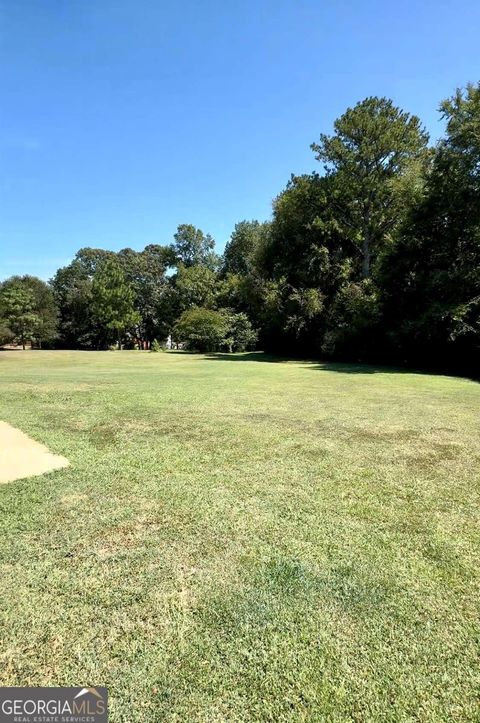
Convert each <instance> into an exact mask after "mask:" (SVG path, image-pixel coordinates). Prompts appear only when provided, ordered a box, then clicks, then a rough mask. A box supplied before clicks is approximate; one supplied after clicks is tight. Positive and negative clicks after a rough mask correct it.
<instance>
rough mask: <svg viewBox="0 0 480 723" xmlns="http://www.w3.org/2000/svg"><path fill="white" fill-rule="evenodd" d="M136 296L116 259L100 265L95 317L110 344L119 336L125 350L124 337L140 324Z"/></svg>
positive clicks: (95, 283) (95, 280) (94, 291)
mask: <svg viewBox="0 0 480 723" xmlns="http://www.w3.org/2000/svg"><path fill="white" fill-rule="evenodd" d="M134 300H135V292H134V290H133V288H132V286H131V284H129V283H128V281H127V279H126V277H125V272H124V271H123V269H122V267H121V266H120V264H119V263H118V261H116V260H114V259H106V260H105V261H104V262H103V263H102V264H100V265H99V266H98V267H97V269H96V271H95V275H94V277H93V281H92V302H91V305H92V314H93V318H94V319H95V321H96V322H97V324H98V325H99V326H100V327H101V328H102V329H103V330H104V333H105V338H106V339H107V340H108V339H109V337H111V336H112V332H113V334H114V335H115V337H116V339H117V343H118V348H119V349H121V344H122V336H123V335H124V334H125V332H126V331H127V330H128V329H131V328H132V327H134V326H135V325H136V324H138V322H139V321H140V315H139V313H138V312H137V311H136V310H135V306H134Z"/></svg>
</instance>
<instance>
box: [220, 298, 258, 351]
mask: <svg viewBox="0 0 480 723" xmlns="http://www.w3.org/2000/svg"><path fill="white" fill-rule="evenodd" d="M222 313H223V314H224V316H225V317H226V319H227V330H226V332H225V334H226V335H225V339H224V344H225V346H226V347H227V349H228V351H230V352H232V351H247V350H249V349H254V348H255V345H256V343H257V339H258V333H257V331H256V330H255V329H254V328H253V326H252V323H251V321H250V319H249V318H248V316H247V315H246V314H243V313H242V312H240V313H235V312H232V311H231V310H230V309H222Z"/></svg>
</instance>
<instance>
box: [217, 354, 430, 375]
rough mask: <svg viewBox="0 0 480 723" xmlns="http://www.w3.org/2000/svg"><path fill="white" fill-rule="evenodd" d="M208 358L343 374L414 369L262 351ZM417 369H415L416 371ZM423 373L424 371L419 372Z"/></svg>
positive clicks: (404, 371)
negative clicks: (292, 365) (287, 364)
mask: <svg viewBox="0 0 480 723" xmlns="http://www.w3.org/2000/svg"><path fill="white" fill-rule="evenodd" d="M206 357H207V359H211V360H214V361H235V362H242V361H247V362H267V363H285V362H297V363H298V364H305V365H306V366H308V367H310V368H312V369H320V370H324V371H331V372H341V373H342V374H375V373H377V372H384V373H388V372H403V373H412V370H409V369H405V368H402V367H388V366H376V365H373V364H359V363H352V364H347V363H345V362H330V361H325V362H322V361H319V360H318V359H304V358H299V357H286V356H276V355H274V354H266V353H265V352H261V351H253V352H243V353H240V352H237V353H234V354H227V353H220V352H212V353H209V354H206ZM415 372H416V370H413V373H415ZM418 373H422V372H418Z"/></svg>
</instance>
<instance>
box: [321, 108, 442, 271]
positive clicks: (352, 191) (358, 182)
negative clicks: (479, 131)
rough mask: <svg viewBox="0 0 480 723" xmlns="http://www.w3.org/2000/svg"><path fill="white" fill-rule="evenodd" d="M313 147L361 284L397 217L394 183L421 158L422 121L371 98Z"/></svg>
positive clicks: (423, 144) (424, 139)
mask: <svg viewBox="0 0 480 723" xmlns="http://www.w3.org/2000/svg"><path fill="white" fill-rule="evenodd" d="M334 128H335V133H334V134H333V135H331V136H329V135H326V134H322V135H321V136H320V142H319V143H313V144H312V150H314V151H315V153H316V158H317V160H319V161H323V162H324V164H325V169H326V171H327V173H328V174H330V176H331V177H332V180H333V184H332V192H331V195H330V198H331V203H332V207H333V208H334V209H335V216H336V218H337V220H338V223H339V224H340V227H341V229H342V232H343V235H344V236H345V238H346V239H348V240H349V241H350V242H351V244H352V246H353V247H354V248H355V249H356V251H357V255H358V256H359V258H360V260H361V272H362V276H363V278H368V277H369V276H370V274H371V265H372V262H373V261H375V259H376V258H377V256H378V254H379V253H380V252H381V251H382V250H383V249H384V248H385V247H386V245H387V241H388V237H389V234H391V233H392V232H393V230H394V228H395V226H396V225H397V224H398V222H399V219H400V217H401V211H402V209H401V204H400V200H401V198H402V195H403V194H404V188H403V189H402V193H399V192H398V191H397V183H396V182H397V181H398V179H400V178H402V176H404V175H405V174H406V173H407V172H408V170H409V169H410V168H411V165H412V163H418V161H419V159H420V158H421V157H422V155H423V154H425V150H426V144H427V141H428V136H427V134H426V132H425V130H424V129H423V128H422V127H421V124H420V120H419V119H418V118H417V117H416V116H412V115H410V114H408V113H406V112H404V111H402V110H400V109H399V108H397V107H395V106H394V104H393V103H392V101H391V100H388V99H387V98H375V97H370V98H366V99H365V100H363V101H361V102H360V103H357V105H356V106H355V107H354V108H349V109H348V110H347V111H346V112H345V113H344V114H343V115H342V116H341V117H340V118H338V120H336V121H335V124H334Z"/></svg>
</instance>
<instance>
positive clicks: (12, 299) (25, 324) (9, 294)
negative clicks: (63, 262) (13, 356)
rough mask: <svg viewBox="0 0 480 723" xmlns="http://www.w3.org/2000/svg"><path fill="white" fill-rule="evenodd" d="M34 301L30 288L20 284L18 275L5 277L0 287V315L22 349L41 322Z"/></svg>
mask: <svg viewBox="0 0 480 723" xmlns="http://www.w3.org/2000/svg"><path fill="white" fill-rule="evenodd" d="M34 302H35V299H34V295H33V292H32V290H31V289H29V288H27V287H26V286H25V285H24V284H22V282H21V279H20V278H19V277H13V278H12V279H7V281H5V282H4V283H3V284H2V286H1V288H0V317H1V318H2V319H3V323H4V324H5V326H6V327H7V328H8V329H10V330H11V332H12V334H13V337H14V339H17V340H18V341H19V342H20V343H21V345H22V347H23V349H25V346H26V342H27V341H28V340H30V339H32V337H33V336H34V335H35V331H36V330H37V328H38V327H39V325H40V323H41V319H40V316H39V315H38V314H37V313H35V307H34Z"/></svg>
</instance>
